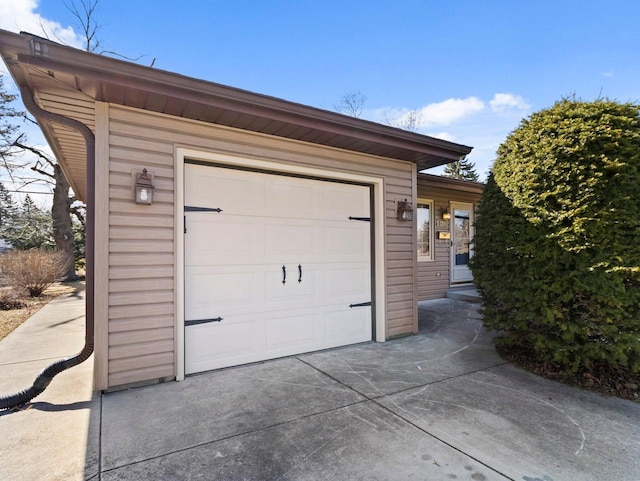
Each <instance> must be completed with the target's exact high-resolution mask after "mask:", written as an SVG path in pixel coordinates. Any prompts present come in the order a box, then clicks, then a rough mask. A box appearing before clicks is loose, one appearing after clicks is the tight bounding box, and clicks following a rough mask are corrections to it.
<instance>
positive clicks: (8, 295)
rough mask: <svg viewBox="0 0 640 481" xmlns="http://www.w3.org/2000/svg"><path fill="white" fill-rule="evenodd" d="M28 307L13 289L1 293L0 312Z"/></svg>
mask: <svg viewBox="0 0 640 481" xmlns="http://www.w3.org/2000/svg"><path fill="white" fill-rule="evenodd" d="M26 306H27V305H26V304H25V303H24V302H22V301H21V300H20V299H19V298H18V296H17V295H16V293H15V292H14V291H13V289H11V290H9V291H3V292H0V311H11V310H13V309H22V308H23V307H26Z"/></svg>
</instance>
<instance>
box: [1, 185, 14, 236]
mask: <svg viewBox="0 0 640 481" xmlns="http://www.w3.org/2000/svg"><path fill="white" fill-rule="evenodd" d="M17 216H18V210H17V208H16V206H15V204H14V203H13V198H12V197H11V193H10V192H9V191H8V190H7V188H6V187H5V186H4V184H2V183H0V237H2V238H4V237H3V231H4V229H5V228H6V227H8V226H10V225H13V224H14V223H15V221H16V219H17Z"/></svg>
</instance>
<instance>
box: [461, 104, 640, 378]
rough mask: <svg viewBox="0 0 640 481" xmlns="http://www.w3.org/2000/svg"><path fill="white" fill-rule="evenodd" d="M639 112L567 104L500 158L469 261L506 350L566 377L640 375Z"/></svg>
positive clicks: (538, 117) (516, 138) (525, 130)
mask: <svg viewBox="0 0 640 481" xmlns="http://www.w3.org/2000/svg"><path fill="white" fill-rule="evenodd" d="M639 112H640V106H638V105H634V104H631V103H624V104H621V103H619V102H614V101H610V100H597V101H594V102H584V101H577V100H569V99H565V100H562V101H560V102H557V103H556V104H555V105H554V106H553V107H551V108H549V109H546V110H542V111H540V112H537V113H535V114H533V115H531V116H530V117H529V118H527V119H525V120H523V121H522V123H521V124H520V126H519V127H518V128H517V129H516V130H515V131H514V132H513V133H512V134H511V135H509V137H508V138H507V139H506V141H505V142H504V143H503V144H502V145H501V146H500V148H499V149H498V157H497V159H496V162H495V164H494V166H493V168H492V172H491V174H490V176H489V179H488V182H487V185H486V187H485V189H484V194H483V197H482V200H481V202H480V205H479V207H478V213H477V219H476V236H475V257H474V259H473V260H472V262H471V267H472V270H473V275H474V278H475V281H476V284H477V287H478V289H479V290H480V292H481V294H482V296H483V303H484V304H483V313H484V322H485V325H486V326H487V327H490V328H493V329H497V330H501V331H504V336H502V337H501V338H500V339H499V340H498V342H506V343H512V344H517V345H518V346H520V347H521V348H523V349H525V350H527V349H528V350H529V351H530V354H531V356H532V357H535V358H537V359H538V360H541V361H553V362H557V363H559V364H560V365H561V366H562V368H563V369H565V370H566V371H568V372H575V371H577V370H582V369H590V368H593V367H594V366H595V365H606V366H609V367H614V368H621V367H622V368H625V369H631V370H633V371H637V370H639V369H640V340H639V338H640V118H639Z"/></svg>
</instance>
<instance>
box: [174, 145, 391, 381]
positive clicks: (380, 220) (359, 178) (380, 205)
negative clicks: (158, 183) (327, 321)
mask: <svg viewBox="0 0 640 481" xmlns="http://www.w3.org/2000/svg"><path fill="white" fill-rule="evenodd" d="M175 158H176V170H175V182H176V184H175V186H174V188H175V220H176V223H175V233H176V237H175V246H176V247H175V276H174V277H175V286H174V288H175V291H176V306H175V313H174V315H175V318H176V331H175V350H174V352H175V353H176V358H175V366H176V380H177V381H181V380H183V379H184V376H185V365H184V349H185V348H184V344H185V340H184V226H183V222H184V163H185V158H188V159H191V160H201V161H205V162H212V163H217V164H222V165H230V166H237V167H248V168H254V169H260V170H265V171H269V172H275V173H277V172H282V173H284V174H294V175H310V176H313V177H318V178H324V179H329V180H331V179H335V180H343V181H350V182H360V183H363V184H370V185H371V186H373V198H374V200H373V212H372V215H373V218H374V219H375V223H374V229H375V232H374V246H373V252H374V253H375V256H374V258H375V263H374V269H375V294H376V309H375V321H374V322H375V328H376V339H375V340H376V341H377V342H384V341H385V338H386V289H385V264H386V262H385V247H384V243H385V211H384V207H385V206H384V179H383V178H381V177H372V176H367V175H360V174H353V173H349V172H336V171H331V170H323V169H319V168H315V167H305V166H301V165H291V164H283V163H279V162H273V161H266V160H259V159H251V158H244V157H236V156H232V155H228V154H222V153H217V152H207V151H202V150H196V149H190V148H183V147H177V148H176V150H175Z"/></svg>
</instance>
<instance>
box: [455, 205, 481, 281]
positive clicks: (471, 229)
mask: <svg viewBox="0 0 640 481" xmlns="http://www.w3.org/2000/svg"><path fill="white" fill-rule="evenodd" d="M456 208H459V209H460V210H468V211H469V241H470V244H469V259H471V257H473V248H472V244H473V236H474V234H475V232H474V227H473V225H474V222H475V219H474V211H473V204H472V203H469V202H451V204H450V206H449V212H451V221H450V222H451V226H450V231H451V252H450V255H449V264H450V265H449V278H450V279H451V281H450V284H451V285H453V284H456V283H464V282H472V281H473V275H472V274H471V270H470V269H469V267H468V266H467V267H466V271H465V272H466V273H467V276H466V277H465V278H464V279H462V280H456V279H455V275H454V269H455V267H456V265H455V242H456V234H455V232H456V229H455V222H456V216H455V210H456ZM467 271H468V272H467Z"/></svg>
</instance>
